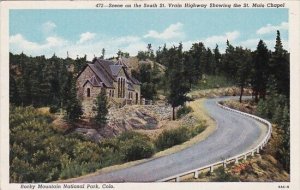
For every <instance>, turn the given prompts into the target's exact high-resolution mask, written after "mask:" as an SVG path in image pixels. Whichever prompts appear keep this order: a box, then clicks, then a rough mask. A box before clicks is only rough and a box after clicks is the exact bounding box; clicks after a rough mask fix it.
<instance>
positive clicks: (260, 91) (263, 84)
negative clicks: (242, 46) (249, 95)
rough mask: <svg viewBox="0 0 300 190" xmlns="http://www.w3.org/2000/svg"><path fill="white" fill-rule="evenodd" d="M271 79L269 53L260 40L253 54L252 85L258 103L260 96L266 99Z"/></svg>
mask: <svg viewBox="0 0 300 190" xmlns="http://www.w3.org/2000/svg"><path fill="white" fill-rule="evenodd" d="M268 79H269V53H268V48H267V46H266V44H265V43H264V42H263V41H262V40H260V41H259V42H258V45H257V48H256V51H255V52H254V53H253V69H252V79H251V85H252V90H253V92H254V95H255V101H256V102H258V96H259V97H261V98H263V99H265V96H266V89H267V83H268Z"/></svg>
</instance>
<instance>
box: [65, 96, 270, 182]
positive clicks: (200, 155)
mask: <svg viewBox="0 0 300 190" xmlns="http://www.w3.org/2000/svg"><path fill="white" fill-rule="evenodd" d="M230 98H231V99H232V97H230ZM225 99H229V98H216V99H208V100H206V101H205V102H204V106H205V109H206V111H207V112H208V114H209V115H210V116H211V117H212V118H213V119H214V120H215V121H216V123H217V129H216V130H215V132H214V133H213V134H212V135H210V136H209V137H208V138H206V139H205V140H203V141H201V142H199V143H197V144H195V145H193V146H191V147H189V148H187V149H184V150H182V151H180V152H177V153H173V154H170V155H167V156H163V157H160V158H156V159H152V160H151V159H150V160H149V161H147V162H144V163H141V164H138V165H135V166H132V167H129V168H125V169H120V170H116V171H113V172H109V173H104V174H99V175H97V174H96V175H92V176H83V177H80V178H75V179H72V180H70V182H73V183H97V182H153V181H157V180H160V179H163V178H167V177H169V176H173V175H176V174H179V173H183V172H186V171H189V170H192V169H195V168H200V167H202V166H205V165H209V164H213V163H215V162H217V161H221V160H224V159H225V158H228V157H232V156H234V155H238V154H240V153H242V152H244V151H246V150H249V149H251V148H253V147H255V145H257V144H258V143H259V141H260V140H262V139H263V138H264V137H265V135H266V130H264V128H266V127H264V126H263V125H262V124H261V123H260V122H258V121H256V120H255V119H252V118H249V117H246V116H243V115H241V114H238V113H234V112H230V111H228V110H225V109H222V108H220V107H219V106H218V105H217V104H216V102H217V101H220V100H225Z"/></svg>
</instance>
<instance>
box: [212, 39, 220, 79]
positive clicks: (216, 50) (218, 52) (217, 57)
mask: <svg viewBox="0 0 300 190" xmlns="http://www.w3.org/2000/svg"><path fill="white" fill-rule="evenodd" d="M213 51H214V59H215V64H216V70H215V73H216V74H220V72H221V70H222V68H221V67H222V65H221V58H222V55H221V53H220V51H219V46H218V44H216V47H215V49H214V50H213Z"/></svg>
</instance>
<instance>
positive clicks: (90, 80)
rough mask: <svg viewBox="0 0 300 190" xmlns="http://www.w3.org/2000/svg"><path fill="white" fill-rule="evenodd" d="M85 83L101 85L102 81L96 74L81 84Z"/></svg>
mask: <svg viewBox="0 0 300 190" xmlns="http://www.w3.org/2000/svg"><path fill="white" fill-rule="evenodd" d="M86 83H90V84H91V85H92V86H94V87H103V83H102V82H101V81H100V80H99V79H98V78H97V77H96V76H93V77H92V78H90V79H88V80H86V82H85V83H84V84H83V86H85V84H86Z"/></svg>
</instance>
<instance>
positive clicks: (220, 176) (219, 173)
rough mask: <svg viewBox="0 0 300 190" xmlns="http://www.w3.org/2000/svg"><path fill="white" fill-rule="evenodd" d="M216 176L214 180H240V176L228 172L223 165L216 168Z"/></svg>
mask: <svg viewBox="0 0 300 190" xmlns="http://www.w3.org/2000/svg"><path fill="white" fill-rule="evenodd" d="M215 174H216V178H215V179H214V181H217V182H238V181H239V178H238V177H237V176H234V175H232V174H230V173H229V172H226V171H225V170H224V168H223V167H220V168H218V169H217V170H215Z"/></svg>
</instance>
